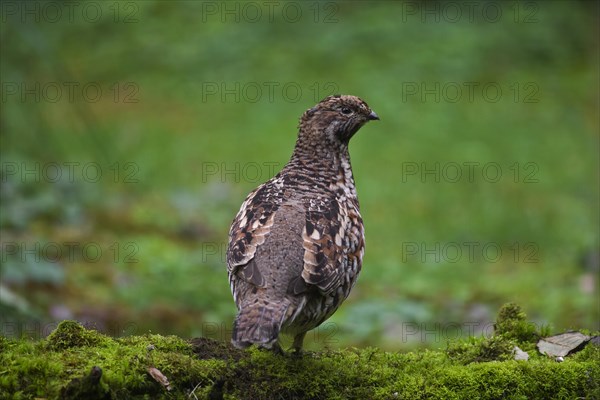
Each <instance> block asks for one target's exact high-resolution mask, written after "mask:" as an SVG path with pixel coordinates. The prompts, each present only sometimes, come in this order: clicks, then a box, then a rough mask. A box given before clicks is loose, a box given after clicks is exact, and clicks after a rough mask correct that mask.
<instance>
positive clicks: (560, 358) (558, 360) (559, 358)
mask: <svg viewBox="0 0 600 400" xmlns="http://www.w3.org/2000/svg"><path fill="white" fill-rule="evenodd" d="M555 360H556V362H563V361H565V359H564V358H563V357H556V359H555Z"/></svg>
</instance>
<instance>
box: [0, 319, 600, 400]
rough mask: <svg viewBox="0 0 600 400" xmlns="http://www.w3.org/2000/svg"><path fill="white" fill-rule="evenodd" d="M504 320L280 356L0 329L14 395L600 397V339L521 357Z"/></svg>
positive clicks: (168, 339)
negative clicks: (452, 339)
mask: <svg viewBox="0 0 600 400" xmlns="http://www.w3.org/2000/svg"><path fill="white" fill-rule="evenodd" d="M511 309H512V310H513V311H514V310H516V308H514V307H511ZM508 314H510V315H511V316H512V317H509V318H505V317H504V316H502V315H501V316H499V318H498V321H497V324H498V325H501V326H503V327H507V326H509V325H510V326H514V327H516V328H515V330H516V331H518V332H522V331H520V329H521V328H519V326H520V325H519V324H518V323H517V324H514V323H511V324H512V325H511V324H508V323H506V321H521V322H526V320H525V319H523V315H522V313H521V312H520V311H519V312H517V313H512V312H511V313H508ZM515 316H517V317H518V318H514V317H515ZM502 329H504V330H502ZM502 329H497V331H496V334H495V335H494V336H492V337H490V338H471V339H469V340H467V341H463V342H456V343H453V344H452V345H451V346H450V347H449V349H448V350H447V351H445V352H444V351H430V350H419V351H415V352H409V353H396V352H384V351H381V350H378V349H376V348H366V349H356V348H350V349H346V350H340V351H323V352H317V353H312V352H308V353H305V354H304V355H302V356H292V355H284V356H281V355H276V354H272V353H271V352H268V351H262V350H259V349H255V348H250V349H248V350H246V351H241V350H237V349H234V348H232V347H231V346H230V345H229V344H227V343H221V342H216V341H213V340H210V339H203V338H199V339H194V340H192V341H190V342H187V341H184V340H182V339H180V338H177V337H174V336H160V335H152V334H146V335H141V336H134V337H128V338H123V339H112V338H109V337H106V336H103V335H101V334H99V333H97V332H95V331H91V330H88V329H85V328H84V327H82V326H81V325H79V324H76V323H73V322H65V323H62V324H60V325H59V327H58V328H57V329H56V331H54V332H53V333H52V334H51V335H50V336H49V337H48V338H47V339H45V340H42V341H40V342H29V341H26V340H12V339H7V338H3V337H0V349H1V350H2V351H1V352H0V393H1V394H2V396H3V397H5V398H13V399H18V398H35V397H39V398H48V399H55V398H65V399H69V398H88V399H129V398H134V399H135V398H140V399H141V398H152V399H154V398H157V399H161V398H164V399H171V398H198V399H204V398H211V399H221V398H223V399H279V398H311V399H365V398H368V399H396V398H397V399H464V398H478V399H499V398H507V399H529V398H548V399H550V398H557V399H571V398H588V399H592V398H598V395H599V394H600V393H599V390H598V384H597V382H600V354H599V351H598V348H597V347H596V346H594V345H588V346H587V347H586V348H585V349H584V350H583V351H582V352H580V353H578V354H576V355H574V356H572V357H567V358H566V359H565V361H564V362H562V363H557V362H555V361H554V360H552V359H550V358H548V357H542V356H536V357H532V359H530V360H529V361H514V360H512V359H511V358H512V357H511V356H512V347H511V346H513V345H514V344H515V343H521V342H519V337H521V336H519V335H516V336H515V334H514V333H515V330H512V331H511V330H509V329H505V328H502ZM530 353H531V352H530ZM150 367H154V368H156V369H158V370H159V371H161V373H162V374H163V375H164V376H165V377H166V378H167V379H168V381H169V387H168V388H167V387H165V385H163V384H161V383H159V382H157V381H156V380H155V379H154V378H152V376H151V375H150V374H149V373H148V368H150Z"/></svg>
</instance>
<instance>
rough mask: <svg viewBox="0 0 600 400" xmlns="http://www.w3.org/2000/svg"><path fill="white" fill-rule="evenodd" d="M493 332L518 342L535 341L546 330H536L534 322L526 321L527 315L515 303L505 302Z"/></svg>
mask: <svg viewBox="0 0 600 400" xmlns="http://www.w3.org/2000/svg"><path fill="white" fill-rule="evenodd" d="M494 331H495V332H494V333H495V334H496V335H502V336H504V337H505V338H507V339H514V340H516V341H517V342H518V343H521V344H523V343H533V342H536V341H537V340H538V339H539V338H540V337H542V335H543V334H545V333H547V332H541V331H538V328H537V326H536V325H535V324H533V323H531V322H529V321H527V315H526V314H525V312H524V311H523V310H522V309H521V307H520V306H519V305H518V304H516V303H507V304H505V305H503V306H502V308H500V311H499V312H498V317H497V318H496V323H495V324H494Z"/></svg>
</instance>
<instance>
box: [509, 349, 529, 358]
mask: <svg viewBox="0 0 600 400" xmlns="http://www.w3.org/2000/svg"><path fill="white" fill-rule="evenodd" d="M513 350H514V352H515V357H514V359H515V360H524V361H527V360H529V354H528V353H527V352H526V351H523V350H521V349H520V348H519V347H518V346H515V348H514V349H513Z"/></svg>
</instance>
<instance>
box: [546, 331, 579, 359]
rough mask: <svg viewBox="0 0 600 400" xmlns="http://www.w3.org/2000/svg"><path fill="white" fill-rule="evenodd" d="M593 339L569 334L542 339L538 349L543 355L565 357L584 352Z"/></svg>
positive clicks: (576, 333) (572, 333) (577, 333)
mask: <svg viewBox="0 0 600 400" xmlns="http://www.w3.org/2000/svg"><path fill="white" fill-rule="evenodd" d="M590 339H591V337H590V336H586V335H584V334H583V333H580V332H567V333H563V334H560V335H556V336H551V337H547V338H544V339H541V340H540V341H539V342H538V343H537V348H538V350H539V351H540V353H542V354H546V355H547V356H550V357H565V356H567V355H569V354H572V353H576V352H578V351H579V350H582V349H583V348H584V347H585V345H586V344H587V342H589V341H590Z"/></svg>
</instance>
